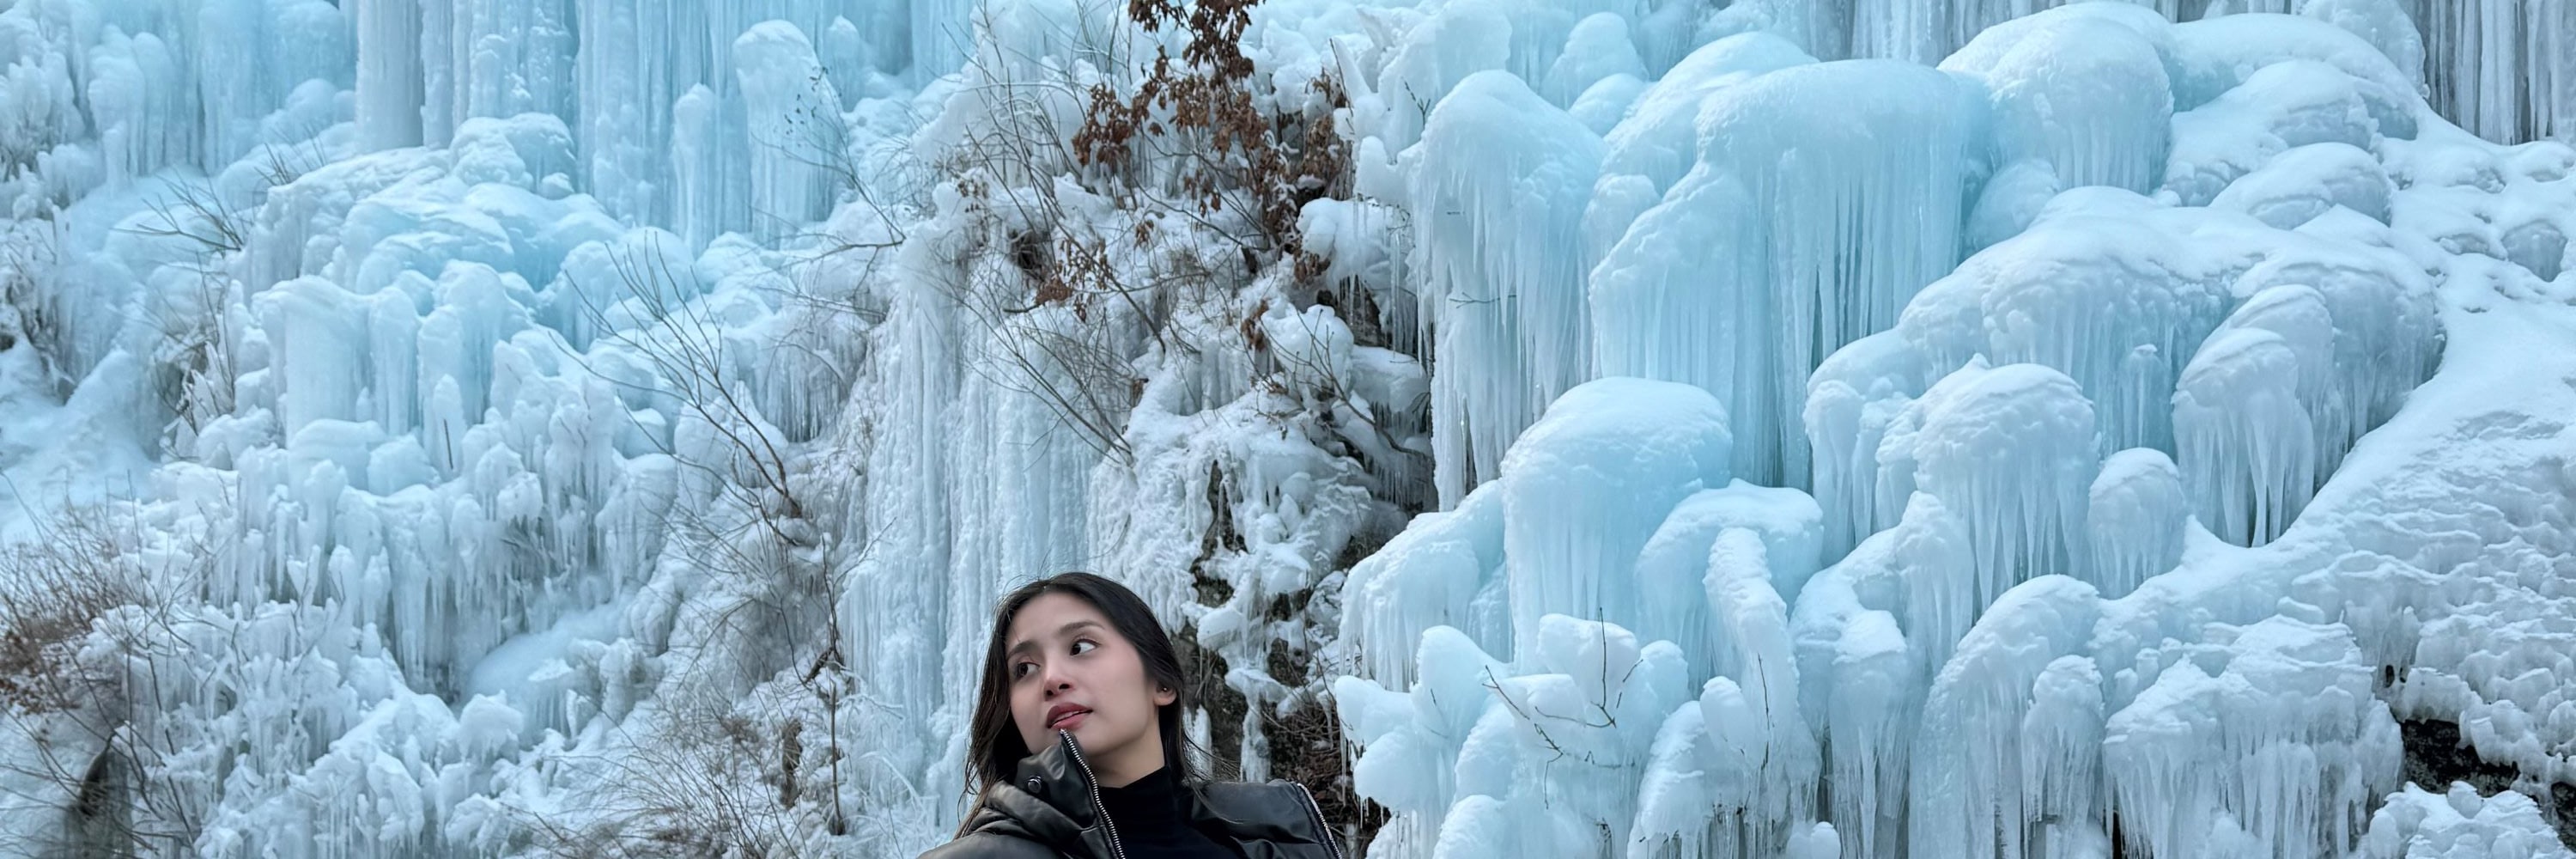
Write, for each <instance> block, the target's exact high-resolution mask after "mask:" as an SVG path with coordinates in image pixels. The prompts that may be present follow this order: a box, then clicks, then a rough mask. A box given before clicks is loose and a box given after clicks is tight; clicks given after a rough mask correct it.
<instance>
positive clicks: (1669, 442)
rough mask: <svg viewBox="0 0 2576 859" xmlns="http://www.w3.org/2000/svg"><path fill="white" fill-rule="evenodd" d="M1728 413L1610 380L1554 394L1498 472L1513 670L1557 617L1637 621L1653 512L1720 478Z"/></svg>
mask: <svg viewBox="0 0 2576 859" xmlns="http://www.w3.org/2000/svg"><path fill="white" fill-rule="evenodd" d="M1726 459H1727V432H1726V417H1725V412H1724V411H1723V410H1721V409H1719V408H1718V405H1717V403H1716V401H1715V400H1713V399H1711V398H1710V397H1709V396H1708V395H1707V393H1705V392H1703V391H1700V390H1699V389H1696V388H1692V387H1688V386H1685V385H1677V384H1672V383H1669V382H1649V381H1644V380H1640V379H1626V378H1612V379H1601V380H1598V381H1594V382H1589V383H1586V384H1584V385H1581V386H1579V387H1576V388H1575V389H1574V390H1571V391H1568V392H1566V394H1565V396H1563V397H1559V398H1558V399H1557V401H1556V402H1555V403H1554V404H1553V405H1551V406H1550V407H1549V409H1548V417H1547V419H1545V420H1542V421H1540V422H1539V423H1538V424H1537V425H1535V426H1532V427H1531V428H1530V431H1529V432H1528V433H1527V434H1525V435H1524V436H1523V437H1522V438H1521V440H1520V441H1519V442H1517V443H1515V444H1514V445H1513V446H1512V452H1511V456H1510V457H1508V458H1507V459H1505V460H1504V462H1503V465H1502V468H1503V476H1502V483H1503V491H1502V494H1503V521H1504V525H1503V551H1504V559H1505V560H1504V563H1505V565H1506V567H1507V569H1508V571H1509V572H1508V578H1509V582H1510V594H1511V616H1512V637H1513V640H1514V641H1515V642H1516V646H1515V647H1514V648H1513V653H1514V655H1515V657H1514V661H1515V662H1516V663H1518V662H1523V661H1525V660H1526V658H1527V657H1528V656H1529V655H1530V654H1531V652H1532V651H1531V650H1530V648H1532V647H1535V646H1537V644H1538V642H1537V641H1536V640H1535V639H1534V636H1535V635H1536V634H1537V632H1538V626H1537V624H1538V621H1539V619H1540V618H1541V617H1543V616H1545V615H1548V614H1552V613H1564V614H1571V615H1574V616H1578V617H1587V618H1600V619H1602V620H1606V621H1609V622H1612V623H1617V624H1620V625H1622V626H1626V625H1630V624H1634V623H1636V622H1637V618H1638V612H1639V607H1638V593H1637V586H1636V584H1635V582H1634V579H1633V574H1634V570H1635V565H1636V563H1637V557H1638V551H1639V550H1640V549H1641V548H1643V547H1644V546H1645V544H1646V541H1647V539H1648V538H1650V537H1652V536H1653V534H1654V532H1655V530H1656V527H1657V525H1659V524H1660V523H1661V522H1662V521H1663V520H1662V516H1661V515H1658V514H1660V513H1663V512H1667V511H1670V510H1671V509H1672V508H1673V506H1674V505H1675V504H1677V503H1679V502H1680V501H1681V500H1682V499H1684V498H1686V497H1688V496H1689V495H1690V494H1691V493H1693V492H1695V491H1698V490H1699V489H1700V488H1701V487H1704V486H1709V485H1712V484H1716V483H1720V482H1723V481H1725V480H1726V479H1727V473H1726Z"/></svg>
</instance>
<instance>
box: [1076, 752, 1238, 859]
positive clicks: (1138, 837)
mask: <svg viewBox="0 0 2576 859" xmlns="http://www.w3.org/2000/svg"><path fill="white" fill-rule="evenodd" d="M1100 805H1101V807H1102V808H1103V809H1106V810H1107V811H1108V812H1109V822H1110V823H1111V824H1112V825H1114V826H1116V827H1117V829H1118V843H1119V845H1120V846H1122V847H1125V848H1126V849H1127V859H1242V856H1243V854H1241V853H1239V852H1236V851H1235V849H1234V848H1232V847H1229V846H1226V844H1225V842H1223V841H1220V840H1217V839H1215V838H1210V837H1208V835H1207V833H1204V832H1200V831H1199V830H1198V829H1196V828H1193V827H1192V826H1190V819H1189V805H1188V795H1187V794H1184V793H1183V792H1182V791H1181V786H1180V785H1179V784H1178V783H1177V780H1175V779H1174V778H1173V777H1172V768H1171V767H1164V768H1162V769H1158V770H1155V771H1154V772H1153V773H1152V774H1150V775H1147V776H1145V777H1144V778H1140V779H1137V780H1135V781H1134V782H1132V783H1130V784H1128V785H1127V786H1126V787H1105V786H1104V787H1102V788H1101V789H1100Z"/></svg>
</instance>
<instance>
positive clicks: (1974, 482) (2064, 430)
mask: <svg viewBox="0 0 2576 859" xmlns="http://www.w3.org/2000/svg"><path fill="white" fill-rule="evenodd" d="M1958 375H1964V376H1965V377H1966V378H1965V380H1964V381H1962V382H1958V383H1952V382H1950V381H1948V380H1944V382H1943V383H1941V384H1938V385H1935V386H1934V387H1933V389H1932V390H1931V391H1928V392H1926V393H1925V394H1924V396H1923V399H1922V400H1920V401H1918V403H1919V404H1920V405H1921V406H1923V412H1922V414H1923V418H1922V424H1921V429H1920V430H1918V431H1915V432H1913V433H1910V434H1905V435H1899V434H1897V433H1893V432H1891V433H1890V434H1889V436H1888V438H1887V440H1886V441H1885V442H1883V443H1882V444H1881V454H1880V461H1881V463H1882V465H1883V466H1884V465H1885V464H1887V463H1889V462H1891V460H1892V459H1893V457H1891V453H1897V455H1899V456H1910V458H1911V459H1912V461H1913V462H1914V467H1913V470H1914V472H1915V473H1916V475H1918V476H1917V477H1916V481H1917V485H1918V486H1920V488H1921V491H1922V492H1923V493H1925V494H1928V495H1932V496H1935V497H1938V498H1940V499H1941V501H1942V502H1943V503H1944V505H1945V506H1946V507H1948V508H1949V510H1950V511H1951V512H1953V513H1955V514H1956V515H1957V516H1958V517H1959V519H1960V520H1961V521H1963V522H1965V523H1967V527H1968V531H1969V535H1970V540H1969V545H1970V546H1971V547H1972V549H1973V551H1974V552H1975V556H1976V572H1975V574H1974V575H1973V576H1970V577H1968V578H1967V579H1965V580H1940V579H1923V580H1917V581H1915V582H1913V587H1914V588H1915V593H1916V597H1915V599H1913V600H1912V601H1911V602H1910V603H1909V604H1910V605H1911V606H1912V609H1913V612H1914V615H1913V617H1914V619H1915V621H1916V622H1915V623H1913V624H1909V628H1910V629H1913V630H1916V631H1919V632H1920V633H1921V634H1930V635H1934V636H1936V637H1937V638H1936V640H1932V641H1927V642H1925V644H1926V646H1927V648H1930V649H1931V651H1932V653H1933V654H1934V655H1935V656H1936V657H1937V656H1940V655H1943V654H1946V653H1947V648H1948V645H1949V643H1950V642H1952V641H1955V640H1956V639H1955V636H1957V635H1959V634H1962V633H1964V632H1966V631H1967V629H1968V626H1967V624H1968V622H1969V621H1971V620H1973V619H1974V618H1975V617H1977V616H1978V615H1979V614H1980V613H1982V612H1983V611H1984V607H1985V606H1986V605H1987V604H1988V603H1991V602H1993V601H1994V600H1995V598H1996V597H1998V596H2000V595H2002V594H2003V593H2004V592H2005V591H2006V590H2008V589H2010V588H2011V587H2013V586H2014V585H2015V584H2018V583H2020V582H2022V581H2024V580H2027V579H2030V578H2032V577H2034V576H2038V575H2042V574H2046V573H2049V572H2053V571H2059V570H2064V569H2067V568H2068V567H2069V563H2070V561H2072V560H2073V559H2074V558H2078V557H2082V556H2083V552H2084V513H2085V492H2086V491H2087V489H2088V488H2089V487H2090V486H2091V485H2092V483H2093V480H2094V477H2095V474H2096V473H2097V470H2098V468H2099V460H2098V459H2097V458H2096V457H2097V454H2095V453H2094V445H2095V442H2094V438H2095V433H2094V422H2093V407H2092V404H2091V403H2090V402H2089V401H2087V400H2085V398H2084V396H2083V394H2082V393H2081V392H2080V391H2079V390H2078V389H2077V388H2076V386H2075V383H2074V381H2073V380H2071V379H2068V378H2067V377H2066V376H2065V375H2064V374H2061V373H2058V372H2057V371H2055V370H2051V369H2048V368H2045V367H2039V366H2035V365H2027V364H2023V365H2010V366H2004V367H1997V368H1994V369H1992V370H1985V371H1982V372H1978V371H1975V370H1974V369H1973V368H1971V369H1970V370H1965V371H1962V373H1961V374H1958ZM1882 479H1884V478H1882ZM1929 618H1939V619H1940V621H1939V623H1938V624H1937V625H1925V624H1924V623H1923V621H1924V620H1926V619H1929Z"/></svg>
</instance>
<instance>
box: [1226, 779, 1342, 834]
mask: <svg viewBox="0 0 2576 859" xmlns="http://www.w3.org/2000/svg"><path fill="white" fill-rule="evenodd" d="M1198 796H1199V805H1200V808H1201V809H1202V810H1203V811H1204V812H1205V813H1207V814H1209V815H1212V816H1214V817H1217V818H1220V819H1222V820H1223V821H1225V823H1226V825H1227V828H1229V829H1233V830H1235V831H1237V832H1240V833H1244V834H1250V835H1255V836H1261V837H1277V835H1278V834H1286V835H1288V836H1291V837H1292V838H1294V839H1295V840H1299V841H1307V842H1311V843H1316V844H1327V843H1331V842H1330V841H1328V839H1331V838H1332V837H1333V836H1332V829H1331V827H1330V826H1329V825H1328V824H1327V823H1326V822H1325V820H1324V812H1323V808H1322V807H1321V806H1318V805H1317V804H1316V803H1315V797H1314V795H1313V794H1311V793H1309V792H1307V790H1306V787H1305V786H1304V785H1301V784H1298V783H1296V782H1293V781H1267V782H1248V781H1211V782H1205V783H1202V784H1200V785H1199V786H1198Z"/></svg>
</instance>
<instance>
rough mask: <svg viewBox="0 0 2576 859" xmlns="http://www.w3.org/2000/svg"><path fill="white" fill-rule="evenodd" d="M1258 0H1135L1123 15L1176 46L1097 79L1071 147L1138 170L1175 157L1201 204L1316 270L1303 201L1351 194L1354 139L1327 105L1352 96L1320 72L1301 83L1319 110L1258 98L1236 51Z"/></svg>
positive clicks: (1101, 162)
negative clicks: (1119, 78) (1124, 72)
mask: <svg viewBox="0 0 2576 859" xmlns="http://www.w3.org/2000/svg"><path fill="white" fill-rule="evenodd" d="M1258 3H1259V0H1211V2H1199V3H1189V4H1182V3H1179V2H1175V0H1131V2H1129V3H1128V6H1127V17H1128V18H1129V20H1132V21H1134V22H1135V23H1136V24H1138V25H1139V26H1142V27H1143V28H1144V29H1145V30H1146V31H1147V32H1161V31H1164V30H1166V29H1169V30H1172V31H1174V32H1176V33H1177V34H1178V35H1179V37H1180V38H1181V39H1182V40H1184V44H1183V45H1182V47H1181V51H1180V56H1179V57H1177V58H1176V57H1174V56H1173V55H1172V49H1171V47H1170V46H1169V45H1168V44H1166V45H1162V46H1159V47H1157V48H1156V49H1155V56H1154V59H1153V61H1152V62H1151V63H1150V64H1149V65H1147V66H1146V72H1145V74H1144V75H1143V77H1142V78H1141V79H1139V80H1137V81H1135V82H1134V83H1133V84H1132V85H1131V86H1128V87H1125V88H1123V89H1122V88H1121V87H1117V86H1113V85H1112V84H1111V83H1110V82H1109V81H1107V80H1102V81H1097V82H1094V83H1092V85H1091V86H1090V89H1089V92H1088V93H1087V94H1086V97H1087V99H1088V105H1087V107H1086V109H1085V113H1084V115H1083V125H1082V129H1081V131H1079V132H1077V133H1076V134H1075V135H1074V138H1073V148H1074V152H1075V153H1076V155H1077V156H1078V157H1079V158H1080V159H1081V162H1082V164H1083V165H1084V166H1086V167H1090V168H1093V169H1094V170H1097V171H1100V172H1102V173H1105V174H1108V175H1111V176H1119V177H1127V178H1131V179H1132V178H1133V177H1135V175H1136V174H1137V173H1139V172H1144V173H1145V175H1147V176H1152V175H1154V173H1153V172H1152V171H1140V169H1139V168H1140V167H1142V166H1143V163H1144V161H1146V160H1149V159H1150V160H1159V161H1167V162H1177V163H1178V164H1180V165H1181V169H1180V170H1179V172H1178V175H1177V176H1176V177H1174V178H1176V180H1177V182H1176V185H1175V187H1174V188H1172V189H1171V190H1173V191H1175V192H1177V193H1176V196H1178V197H1179V198H1180V200H1181V201H1182V204H1183V205H1185V206H1189V207H1194V208H1195V209H1196V210H1197V212H1198V213H1200V214H1220V213H1232V214H1234V215H1236V216H1239V217H1241V218H1242V219H1243V220H1244V221H1245V222H1247V223H1249V224H1250V225H1251V226H1252V227H1253V228H1254V229H1255V230H1256V231H1257V234H1258V238H1259V241H1258V242H1257V245H1258V247H1247V253H1252V252H1261V253H1266V254H1273V255H1276V256H1277V257H1278V258H1289V259H1297V260H1298V261H1299V272H1298V273H1299V275H1300V276H1301V277H1312V276H1313V275H1314V274H1316V273H1318V272H1319V271H1320V266H1321V264H1322V263H1321V261H1319V260H1310V259H1308V258H1306V257H1304V256H1302V244H1301V241H1300V236H1299V225H1298V213H1299V212H1300V211H1301V210H1302V209H1303V208H1304V206H1305V204H1306V203H1308V202H1310V201H1313V200H1316V199H1320V198H1324V197H1346V196H1348V194H1349V186H1350V143H1349V141H1347V140H1345V139H1343V137H1342V136H1341V134H1340V133H1339V132H1338V131H1336V129H1335V126H1334V122H1333V111H1334V110H1336V109H1339V108H1345V107H1348V106H1349V100H1348V99H1347V98H1346V97H1345V95H1344V93H1343V90H1342V85H1341V81H1340V80H1339V79H1338V78H1337V77H1335V76H1334V75H1333V74H1332V73H1330V72H1327V73H1325V74H1323V75H1321V76H1318V77H1316V78H1315V79H1314V80H1312V81H1310V82H1309V83H1308V86H1309V87H1311V88H1312V89H1313V90H1314V91H1315V93H1316V94H1317V95H1318V96H1320V97H1319V98H1316V99H1314V100H1313V101H1312V102H1311V103H1312V104H1315V105H1318V106H1320V110H1321V112H1319V113H1312V114H1311V115H1310V114H1306V113H1299V114H1287V113H1282V112H1279V111H1277V110H1275V109H1273V110H1265V109H1264V108H1263V105H1264V103H1265V102H1272V101H1273V100H1272V99H1271V98H1270V96H1271V94H1270V93H1268V92H1265V91H1263V87H1262V85H1261V83H1260V81H1259V79H1258V78H1256V76H1255V75H1254V64H1253V61H1252V59H1251V58H1250V57H1247V56H1245V55H1244V53H1243V32H1244V29H1245V28H1246V27H1248V26H1249V25H1250V24H1251V22H1252V8H1253V7H1254V6H1255V5H1258Z"/></svg>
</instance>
